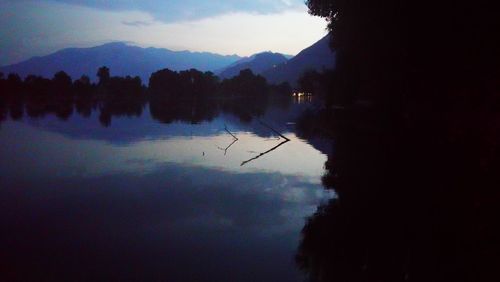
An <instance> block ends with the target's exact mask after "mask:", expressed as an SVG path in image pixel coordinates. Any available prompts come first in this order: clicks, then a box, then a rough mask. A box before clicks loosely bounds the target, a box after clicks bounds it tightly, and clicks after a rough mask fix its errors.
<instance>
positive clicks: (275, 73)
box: [263, 35, 335, 85]
mask: <svg viewBox="0 0 500 282" xmlns="http://www.w3.org/2000/svg"><path fill="white" fill-rule="evenodd" d="M329 40H330V37H329V35H327V36H325V37H323V38H322V39H321V40H319V41H318V42H316V43H314V44H313V45H312V46H310V47H308V48H306V49H304V50H302V51H301V52H300V53H299V54H297V56H295V57H293V58H292V59H290V60H289V61H287V62H285V63H283V64H281V65H279V66H277V67H276V68H270V69H268V70H267V71H265V72H263V76H264V77H265V78H266V79H267V81H268V82H270V83H275V84H278V83H281V82H284V81H287V82H289V83H290V84H291V85H296V83H297V80H298V79H299V77H300V76H301V75H302V74H303V73H304V72H305V71H307V70H316V71H322V70H323V69H331V68H334V67H335V53H333V52H332V51H331V49H330V47H329Z"/></svg>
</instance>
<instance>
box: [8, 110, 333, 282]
mask: <svg viewBox="0 0 500 282" xmlns="http://www.w3.org/2000/svg"><path fill="white" fill-rule="evenodd" d="M290 107H291V108H290V109H289V108H283V107H281V108H280V107H271V108H269V109H268V110H267V111H266V112H265V113H264V114H263V115H261V116H260V117H259V118H258V119H257V118H250V119H248V118H245V119H242V118H241V117H238V116H237V115H233V114H230V113H224V112H222V113H219V114H216V115H213V116H210V117H209V118H206V119H202V120H201V121H196V122H189V121H188V120H185V119H175V118H173V119H172V120H169V121H168V122H165V120H162V121H163V122H160V120H161V119H160V120H159V119H157V118H156V119H155V118H153V117H152V115H151V114H150V110H149V107H148V106H147V105H145V107H144V109H143V111H142V114H140V115H137V116H133V117H132V116H130V117H127V116H119V115H117V116H113V118H112V120H110V119H109V118H108V119H106V120H105V122H104V123H103V118H102V117H100V116H99V113H98V112H96V111H93V112H92V113H90V115H89V116H87V117H83V116H81V115H78V114H73V115H70V116H66V117H64V120H63V119H61V118H57V117H55V116H53V115H50V114H47V115H43V116H41V117H37V118H31V117H28V116H23V117H19V116H17V117H16V118H15V120H12V119H11V118H7V119H6V120H4V121H3V122H2V123H1V124H0V155H1V156H2V157H1V158H0V222H1V225H2V230H3V231H2V232H1V235H0V239H1V241H2V242H3V245H4V246H3V247H2V251H1V252H2V254H1V255H0V258H1V260H2V261H3V262H2V266H1V272H2V273H4V275H6V277H7V278H8V279H9V278H10V279H13V278H15V279H19V280H23V279H30V278H35V277H36V278H37V280H96V279H97V280H141V281H301V280H303V279H304V277H305V276H304V274H303V273H301V271H300V270H299V269H298V268H297V266H296V263H295V256H296V252H297V248H298V246H299V242H300V239H301V229H302V228H303V227H304V224H305V222H306V219H307V218H308V217H310V216H311V215H312V214H313V213H314V212H315V211H316V209H317V207H318V206H319V205H321V204H324V203H326V202H327V201H328V200H329V199H332V197H335V195H334V194H333V192H331V191H329V190H326V189H324V187H323V185H322V181H321V178H322V176H323V175H324V173H325V168H324V165H325V162H326V161H327V154H328V149H329V148H330V147H331V146H330V145H329V144H330V143H329V142H327V141H325V140H319V139H318V140H304V139H301V138H300V137H298V136H297V133H296V131H295V127H294V121H295V120H294V119H295V118H296V117H297V115H298V114H299V113H300V112H301V111H302V110H303V109H304V107H307V105H304V104H299V103H294V104H292V105H291V106H290ZM103 124H104V125H106V126H103ZM278 133H279V134H281V135H282V136H281V137H280V136H279V135H278ZM287 139H289V141H287Z"/></svg>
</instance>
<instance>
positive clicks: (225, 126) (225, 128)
mask: <svg viewBox="0 0 500 282" xmlns="http://www.w3.org/2000/svg"><path fill="white" fill-rule="evenodd" d="M224 130H226V132H227V133H229V135H231V136H233V138H234V139H235V140H238V137H236V136H234V134H232V133H231V131H229V129H227V125H225V124H224Z"/></svg>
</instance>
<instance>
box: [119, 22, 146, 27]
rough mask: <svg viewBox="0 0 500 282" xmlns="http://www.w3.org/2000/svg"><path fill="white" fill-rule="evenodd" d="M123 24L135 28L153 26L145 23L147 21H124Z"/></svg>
mask: <svg viewBox="0 0 500 282" xmlns="http://www.w3.org/2000/svg"><path fill="white" fill-rule="evenodd" d="M122 24H124V25H128V26H135V27H141V26H150V25H152V23H151V22H145V21H122Z"/></svg>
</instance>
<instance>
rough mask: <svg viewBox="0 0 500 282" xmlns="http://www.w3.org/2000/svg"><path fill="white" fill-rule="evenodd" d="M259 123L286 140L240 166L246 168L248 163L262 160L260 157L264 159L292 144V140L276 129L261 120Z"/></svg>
mask: <svg viewBox="0 0 500 282" xmlns="http://www.w3.org/2000/svg"><path fill="white" fill-rule="evenodd" d="M259 122H260V124H262V125H263V126H265V127H267V128H269V129H270V130H271V131H273V132H274V133H276V134H278V135H279V136H280V137H281V138H283V139H285V140H284V141H283V142H281V143H279V144H278V145H276V146H274V147H272V148H271V149H269V150H267V151H265V152H263V153H260V154H258V155H257V156H255V157H253V158H251V159H248V160H246V161H244V162H242V163H241V165H240V166H244V165H246V164H247V163H249V162H251V161H254V160H256V159H258V158H260V157H262V156H264V155H266V154H268V153H270V152H272V151H274V150H276V149H278V148H279V147H280V146H282V145H284V144H285V143H287V142H290V139H288V138H286V137H285V136H284V135H282V134H281V133H279V132H278V131H277V130H276V129H274V128H272V127H271V126H270V125H268V124H266V123H264V122H263V121H261V120H259Z"/></svg>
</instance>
